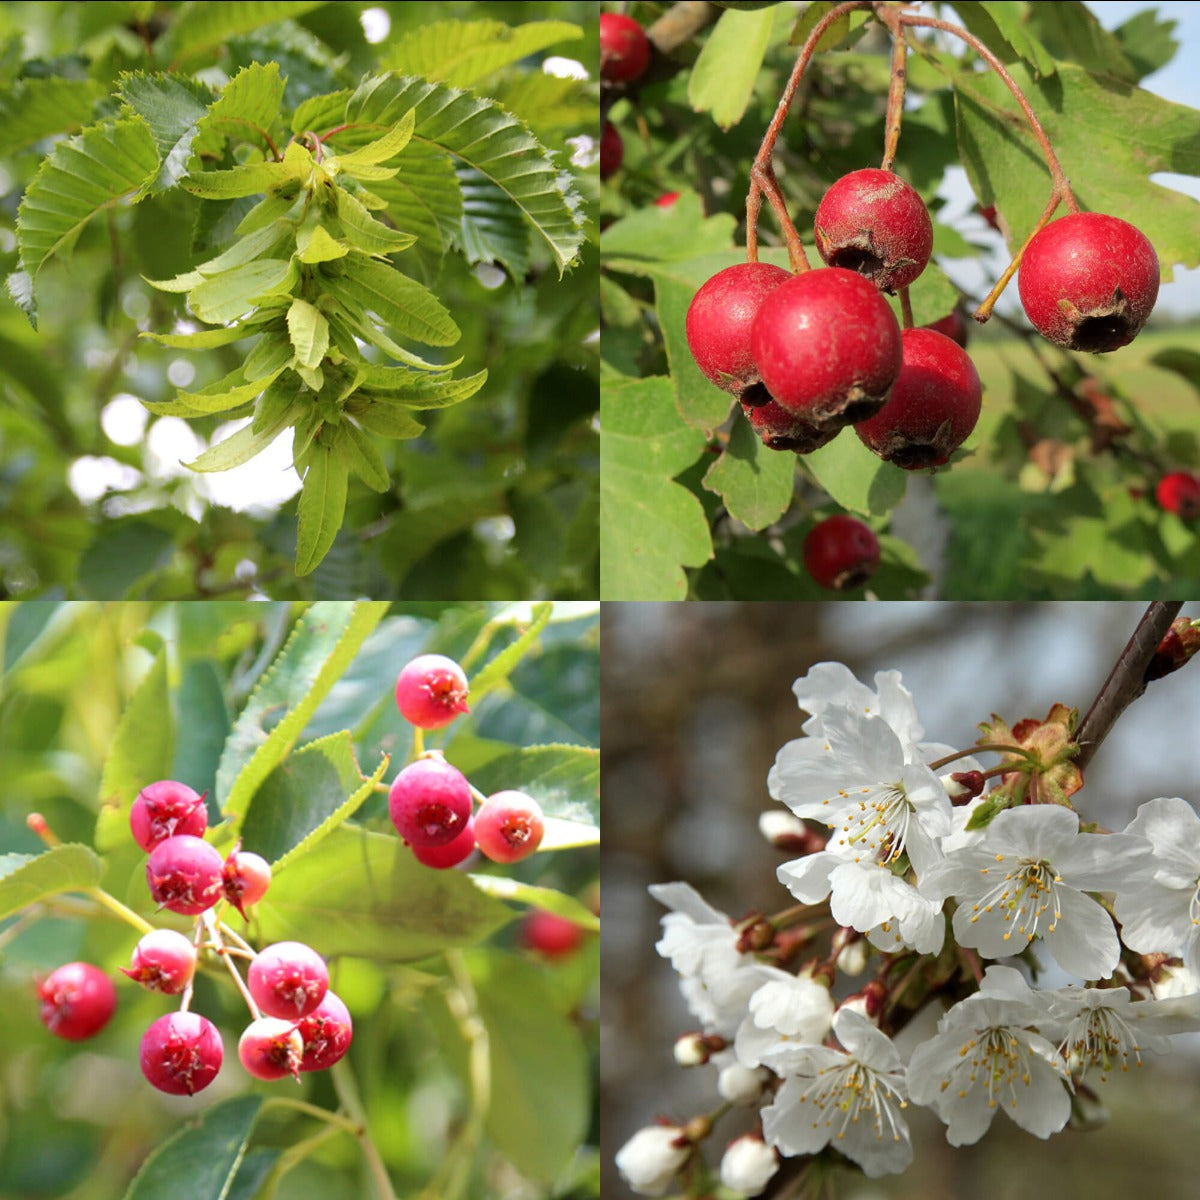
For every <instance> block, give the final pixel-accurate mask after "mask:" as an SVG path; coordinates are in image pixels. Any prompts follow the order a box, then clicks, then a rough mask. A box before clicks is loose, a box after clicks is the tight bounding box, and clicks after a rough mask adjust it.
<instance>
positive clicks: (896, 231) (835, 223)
mask: <svg viewBox="0 0 1200 1200" xmlns="http://www.w3.org/2000/svg"><path fill="white" fill-rule="evenodd" d="M815 223H816V241H817V251H818V253H819V254H820V255H821V257H822V258H823V259H824V260H825V262H826V263H828V264H829V266H831V267H846V268H847V269H849V270H851V271H857V272H858V273H859V274H860V275H862V276H864V277H865V278H866V279H869V280H870V281H871V282H872V283H873V284H874V285H875V286H876V287H877V288H879V289H880V290H881V291H885V292H892V291H895V290H896V288H900V287H906V286H907V285H908V284H910V283H912V281H913V280H914V279H916V277H917V276H918V275H920V273H921V272H922V271H923V270H925V266H926V264H927V263H928V262H929V255H930V253H931V252H932V250H933V222H932V221H931V220H930V219H929V210H928V209H926V207H925V202H924V201H923V200H922V199H921V197H920V196H918V195H917V193H916V192H915V191H914V190H913V188H912V187H911V185H909V184H907V183H905V181H904V180H903V179H901V178H900V177H899V176H898V175H894V174H893V173H892V172H891V171H881V170H879V169H877V168H874V167H867V168H864V169H863V170H861V171H851V172H850V174H849V175H843V176H842V178H841V179H839V180H838V181H837V182H836V183H835V184H834V185H833V186H832V187H831V188H830V189H829V191H827V192H826V193H825V195H824V197H823V198H822V200H821V203H820V204H818V205H817V213H816V221H815Z"/></svg>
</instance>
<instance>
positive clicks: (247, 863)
mask: <svg viewBox="0 0 1200 1200" xmlns="http://www.w3.org/2000/svg"><path fill="white" fill-rule="evenodd" d="M239 845H240V843H239ZM270 886H271V865H270V863H268V862H267V860H266V859H265V858H263V857H262V855H260V854H252V853H251V852H250V851H249V850H240V849H235V850H234V851H233V853H232V854H230V856H229V857H228V858H227V859H226V860H225V863H224V865H223V866H222V868H221V890H222V892H223V893H224V896H225V899H226V900H228V901H229V903H230V904H232V905H233V907H234V908H236V909H237V910H238V912H240V913H241V914H242V920H243V921H245V920H248V919H249V918H247V916H246V907H245V906H246V905H247V904H257V903H258V902H259V901H260V900H261V899H262V898H263V897H264V896H265V895H266V894H267V888H269V887H270Z"/></svg>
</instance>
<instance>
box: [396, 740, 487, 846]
mask: <svg viewBox="0 0 1200 1200" xmlns="http://www.w3.org/2000/svg"><path fill="white" fill-rule="evenodd" d="M388 812H389V814H390V815H391V818H392V824H393V825H395V827H396V832H397V833H399V835H400V836H401V837H402V838H403V839H404V840H405V841H406V842H407V843H408V844H409V845H410V846H418V845H420V846H441V845H445V844H446V843H447V842H452V841H453V840H454V839H455V837H457V836H458V834H460V833H461V832H462V829H463V826H464V825H466V823H467V821H468V819H469V818H470V816H471V785H470V784H469V783H467V780H466V776H465V775H463V773H462V772H461V771H459V770H458V769H457V768H455V767H452V766H451V765H450V764H449V763H448V762H446V761H445V759H441V758H433V757H431V758H419V759H417V761H416V762H413V763H409V764H408V766H407V767H405V768H404V770H403V771H401V772H400V774H399V775H397V776H396V778H395V779H394V780H393V781H392V786H391V789H390V791H389V792H388Z"/></svg>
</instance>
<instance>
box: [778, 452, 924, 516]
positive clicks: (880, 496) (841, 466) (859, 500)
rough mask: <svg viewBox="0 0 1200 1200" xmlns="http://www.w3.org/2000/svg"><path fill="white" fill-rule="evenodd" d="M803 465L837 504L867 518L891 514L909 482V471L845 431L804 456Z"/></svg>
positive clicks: (801, 461)
mask: <svg viewBox="0 0 1200 1200" xmlns="http://www.w3.org/2000/svg"><path fill="white" fill-rule="evenodd" d="M800 463H801V465H802V466H803V467H804V468H805V469H806V470H808V471H809V473H810V474H811V475H812V477H813V478H814V479H815V480H816V481H817V483H819V484H820V485H821V487H823V488H824V489H825V491H827V492H828V493H829V495H830V497H831V498H832V499H833V500H834V501H835V503H837V504H840V505H841V506H842V508H846V509H849V510H850V511H851V512H856V513H861V514H863V515H864V516H866V515H869V514H881V513H887V512H891V510H892V509H893V508H895V507H896V505H897V504H899V503H900V500H901V499H902V498H903V496H904V489H905V485H906V483H907V481H908V476H907V474H906V472H904V471H901V470H900V469H899V468H898V467H893V466H892V465H891V464H890V463H885V462H883V461H882V460H880V459H878V458H876V457H875V455H874V454H872V453H871V452H870V450H868V449H867V448H866V446H864V445H863V444H862V442H861V441H860V440H859V439H858V438H856V437H853V436H847V435H846V434H845V433H844V432H843V433H842V434H840V435H839V436H838V437H835V438H834V439H833V441H832V442H830V443H829V444H828V445H827V446H822V447H821V449H820V450H814V451H813V452H812V453H811V454H806V455H804V457H803V458H801V459H800Z"/></svg>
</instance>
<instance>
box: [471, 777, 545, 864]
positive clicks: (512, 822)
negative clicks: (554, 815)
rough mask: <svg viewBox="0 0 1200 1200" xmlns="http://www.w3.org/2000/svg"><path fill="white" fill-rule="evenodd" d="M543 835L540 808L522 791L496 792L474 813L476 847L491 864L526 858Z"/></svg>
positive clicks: (543, 829) (542, 819)
mask: <svg viewBox="0 0 1200 1200" xmlns="http://www.w3.org/2000/svg"><path fill="white" fill-rule="evenodd" d="M545 832H546V828H545V824H544V818H543V816H542V808H541V805H540V804H538V802H537V801H536V800H534V799H533V797H532V796H526V795H525V793H524V792H514V791H506V792H496V793H495V794H494V795H492V796H489V797H488V798H487V799H486V800H485V801H484V802H483V803H482V804H481V805H480V806H479V811H478V812H477V813H476V814H475V844H476V845H477V846H478V847H479V849H480V850H481V851H482V852H483V854H485V855H486V856H487V857H488V858H490V859H491V860H492V861H493V862H501V863H514V862H520V861H521V859H523V858H528V857H529V856H530V855H531V854H532V853H533V852H534V851H535V850H536V849H537V848H538V847H539V846H540V845H541V844H542V837H543V836H544V834H545Z"/></svg>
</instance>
